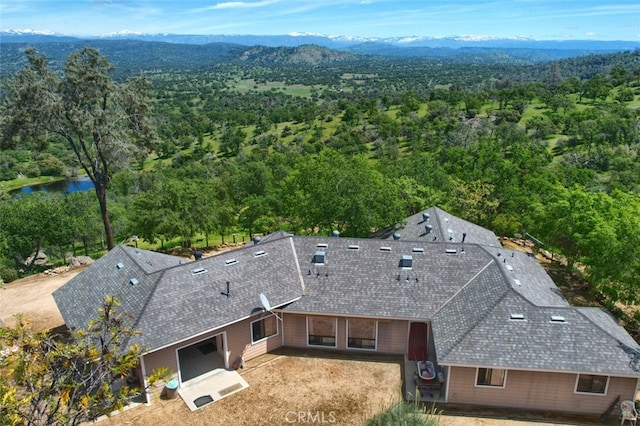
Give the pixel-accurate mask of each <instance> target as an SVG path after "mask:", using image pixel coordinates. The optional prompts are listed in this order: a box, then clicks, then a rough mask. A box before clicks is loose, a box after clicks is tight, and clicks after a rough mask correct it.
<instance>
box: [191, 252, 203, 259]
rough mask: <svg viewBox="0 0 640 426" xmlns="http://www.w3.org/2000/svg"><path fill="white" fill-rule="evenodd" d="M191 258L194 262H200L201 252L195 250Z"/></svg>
mask: <svg viewBox="0 0 640 426" xmlns="http://www.w3.org/2000/svg"><path fill="white" fill-rule="evenodd" d="M193 258H194V259H195V260H200V259H202V252H201V251H200V250H196V251H194V252H193Z"/></svg>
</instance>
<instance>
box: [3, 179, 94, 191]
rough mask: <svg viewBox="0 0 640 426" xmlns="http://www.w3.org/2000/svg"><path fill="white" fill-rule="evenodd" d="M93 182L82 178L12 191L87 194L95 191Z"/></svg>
mask: <svg viewBox="0 0 640 426" xmlns="http://www.w3.org/2000/svg"><path fill="white" fill-rule="evenodd" d="M93 188H94V186H93V182H91V179H89V178H88V177H81V178H78V179H74V180H59V181H55V182H47V183H41V184H36V185H29V186H23V187H22V188H20V189H16V190H15V191H12V193H13V194H14V195H17V194H31V193H32V192H38V191H44V192H86V191H89V190H91V189H93Z"/></svg>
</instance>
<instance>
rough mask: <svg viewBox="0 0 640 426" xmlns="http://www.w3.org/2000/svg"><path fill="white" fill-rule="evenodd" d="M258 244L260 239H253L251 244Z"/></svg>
mask: <svg viewBox="0 0 640 426" xmlns="http://www.w3.org/2000/svg"><path fill="white" fill-rule="evenodd" d="M259 242H260V237H253V244H254V245H255V244H258V243H259Z"/></svg>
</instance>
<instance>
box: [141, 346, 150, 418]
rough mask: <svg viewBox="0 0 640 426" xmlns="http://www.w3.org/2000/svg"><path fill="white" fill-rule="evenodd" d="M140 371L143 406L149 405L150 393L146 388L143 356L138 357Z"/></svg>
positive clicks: (145, 370)
mask: <svg viewBox="0 0 640 426" xmlns="http://www.w3.org/2000/svg"><path fill="white" fill-rule="evenodd" d="M140 370H141V371H142V389H143V392H144V400H145V403H144V405H146V406H150V405H151V393H150V391H149V388H148V386H147V367H146V366H145V365H144V355H140Z"/></svg>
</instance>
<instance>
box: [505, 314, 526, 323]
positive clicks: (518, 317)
mask: <svg viewBox="0 0 640 426" xmlns="http://www.w3.org/2000/svg"><path fill="white" fill-rule="evenodd" d="M509 319H510V320H513V321H524V314H511V315H510V316H509Z"/></svg>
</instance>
